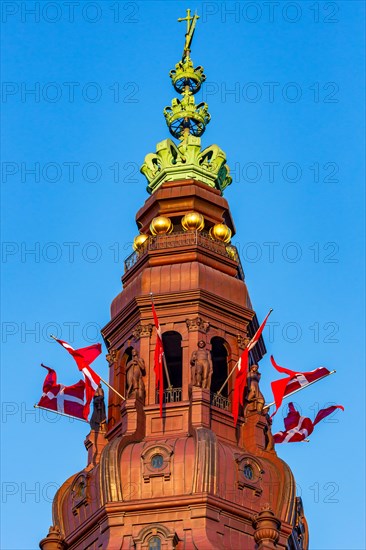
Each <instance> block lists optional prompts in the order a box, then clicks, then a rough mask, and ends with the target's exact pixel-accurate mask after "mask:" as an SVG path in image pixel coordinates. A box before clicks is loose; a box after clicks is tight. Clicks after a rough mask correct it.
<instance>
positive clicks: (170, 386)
mask: <svg viewBox="0 0 366 550" xmlns="http://www.w3.org/2000/svg"><path fill="white" fill-rule="evenodd" d="M150 298H151V302H152V303H153V305H154V307H155V303H154V297H153V293H152V292H150ZM161 344H163V335H161ZM163 365H164V370H165V375H166V379H167V382H168V390H171V389H172V387H173V386H172V385H171V382H170V376H169V371H168V365H167V363H166V358H165V353H164V346H163Z"/></svg>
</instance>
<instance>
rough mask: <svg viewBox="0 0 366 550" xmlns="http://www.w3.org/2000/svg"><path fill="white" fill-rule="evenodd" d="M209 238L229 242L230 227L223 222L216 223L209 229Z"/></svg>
mask: <svg viewBox="0 0 366 550" xmlns="http://www.w3.org/2000/svg"><path fill="white" fill-rule="evenodd" d="M209 234H210V237H211V239H215V240H216V241H221V242H223V243H229V242H230V239H231V229H230V227H228V226H227V225H225V224H224V223H217V224H216V225H214V226H213V227H211V229H210V231H209Z"/></svg>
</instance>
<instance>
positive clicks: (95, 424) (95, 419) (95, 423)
mask: <svg viewBox="0 0 366 550" xmlns="http://www.w3.org/2000/svg"><path fill="white" fill-rule="evenodd" d="M89 423H90V427H91V429H92V430H95V431H96V432H99V431H104V428H105V423H106V413H105V403H104V391H103V388H102V386H99V388H98V389H97V391H96V392H95V394H94V397H93V414H92V415H91V418H90V422H89Z"/></svg>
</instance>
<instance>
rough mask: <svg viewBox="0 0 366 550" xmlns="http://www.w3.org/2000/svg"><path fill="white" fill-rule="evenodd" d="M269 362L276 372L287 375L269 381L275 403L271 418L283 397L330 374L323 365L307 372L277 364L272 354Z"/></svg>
mask: <svg viewBox="0 0 366 550" xmlns="http://www.w3.org/2000/svg"><path fill="white" fill-rule="evenodd" d="M271 363H272V365H273V367H274V368H275V369H276V370H277V371H278V372H282V373H284V374H287V375H288V376H287V377H286V378H281V379H280V380H274V381H273V382H271V388H272V393H273V398H274V402H275V405H276V409H275V411H274V412H273V413H272V414H271V418H272V417H273V416H274V415H275V414H276V412H277V411H278V409H279V408H280V406H281V404H282V401H283V398H284V397H286V396H287V395H289V394H291V393H293V392H295V391H297V390H299V389H301V388H305V387H306V386H308V385H309V384H312V383H313V382H316V381H317V380H320V379H321V378H324V377H325V376H328V375H329V374H331V373H330V371H329V370H328V369H326V368H325V367H319V368H317V369H314V370H311V371H309V372H296V371H292V370H289V369H286V368H284V367H280V366H279V365H277V363H276V361H275V360H274V357H273V355H271Z"/></svg>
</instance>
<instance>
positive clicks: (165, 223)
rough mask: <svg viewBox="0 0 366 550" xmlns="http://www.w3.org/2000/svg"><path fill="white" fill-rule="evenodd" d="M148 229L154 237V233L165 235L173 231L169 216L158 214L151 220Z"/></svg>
mask: <svg viewBox="0 0 366 550" xmlns="http://www.w3.org/2000/svg"><path fill="white" fill-rule="evenodd" d="M150 231H151V234H152V235H154V237H155V235H166V234H168V233H171V232H172V231H173V224H172V222H171V220H170V219H169V218H166V217H165V216H159V217H157V218H154V219H153V221H152V222H151V224H150Z"/></svg>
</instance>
